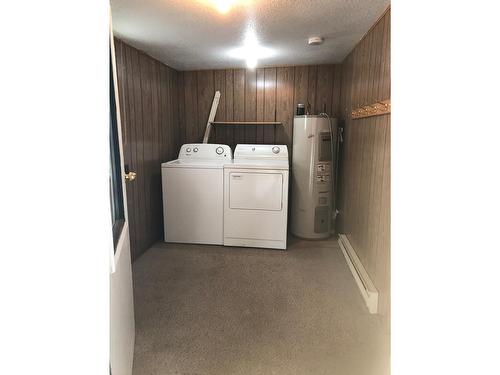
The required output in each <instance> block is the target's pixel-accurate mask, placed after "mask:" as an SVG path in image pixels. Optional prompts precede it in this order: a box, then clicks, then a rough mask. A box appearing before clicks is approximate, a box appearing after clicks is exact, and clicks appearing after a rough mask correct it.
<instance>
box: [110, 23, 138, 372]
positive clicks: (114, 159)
mask: <svg viewBox="0 0 500 375" xmlns="http://www.w3.org/2000/svg"><path fill="white" fill-rule="evenodd" d="M110 24H111V18H110ZM110 36H111V38H110V80H109V81H110V200H111V212H112V219H113V248H112V249H111V250H110V254H111V275H110V359H109V361H110V367H111V373H112V374H113V375H131V374H132V364H133V356H134V341H135V322H134V301H133V293H132V265H131V258H130V237H129V227H128V212H127V211H128V210H127V194H126V189H127V187H126V186H125V178H127V181H130V180H133V177H135V175H134V174H129V175H127V176H125V174H124V163H123V146H122V136H121V122H120V110H119V108H120V103H119V99H118V89H117V87H118V84H117V76H116V64H115V48H114V44H113V33H112V28H110Z"/></svg>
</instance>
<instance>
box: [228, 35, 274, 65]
mask: <svg viewBox="0 0 500 375" xmlns="http://www.w3.org/2000/svg"><path fill="white" fill-rule="evenodd" d="M228 54H229V56H230V57H232V58H235V59H242V60H245V61H246V65H247V67H248V68H249V69H255V68H256V67H257V61H258V60H259V59H265V58H268V57H271V56H273V55H274V51H273V50H272V49H270V48H267V47H264V46H261V45H260V44H259V41H258V39H257V35H256V34H255V31H254V29H253V28H252V27H249V28H248V29H247V32H246V33H245V38H244V41H243V46H242V47H238V48H234V49H232V50H230V51H229V53H228Z"/></svg>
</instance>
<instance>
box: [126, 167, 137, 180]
mask: <svg viewBox="0 0 500 375" xmlns="http://www.w3.org/2000/svg"><path fill="white" fill-rule="evenodd" d="M136 177H137V173H135V172H131V171H130V170H129V168H128V164H125V181H134V180H135V178H136Z"/></svg>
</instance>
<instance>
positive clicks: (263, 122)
mask: <svg viewBox="0 0 500 375" xmlns="http://www.w3.org/2000/svg"><path fill="white" fill-rule="evenodd" d="M211 124H212V125H258V126H260V125H282V123H281V122H279V121H213V122H211Z"/></svg>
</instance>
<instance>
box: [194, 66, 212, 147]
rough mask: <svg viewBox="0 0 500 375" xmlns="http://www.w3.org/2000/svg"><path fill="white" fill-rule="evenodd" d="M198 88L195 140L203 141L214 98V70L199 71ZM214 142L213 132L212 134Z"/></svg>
mask: <svg viewBox="0 0 500 375" xmlns="http://www.w3.org/2000/svg"><path fill="white" fill-rule="evenodd" d="M197 78H198V82H197V90H198V112H197V113H198V134H197V136H196V139H195V140H193V142H198V143H201V142H202V141H203V135H204V134H205V130H206V127H207V121H208V116H209V115H210V108H211V107H212V102H213V100H214V94H215V90H214V71H213V70H200V71H198V72H197ZM211 136H212V137H211V140H209V142H213V134H211Z"/></svg>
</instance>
